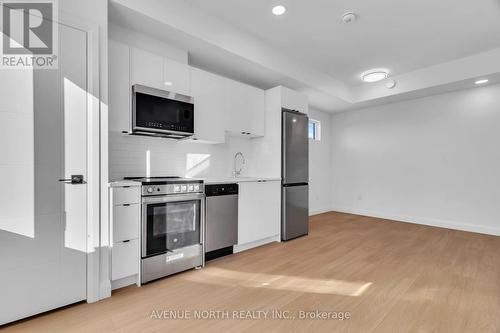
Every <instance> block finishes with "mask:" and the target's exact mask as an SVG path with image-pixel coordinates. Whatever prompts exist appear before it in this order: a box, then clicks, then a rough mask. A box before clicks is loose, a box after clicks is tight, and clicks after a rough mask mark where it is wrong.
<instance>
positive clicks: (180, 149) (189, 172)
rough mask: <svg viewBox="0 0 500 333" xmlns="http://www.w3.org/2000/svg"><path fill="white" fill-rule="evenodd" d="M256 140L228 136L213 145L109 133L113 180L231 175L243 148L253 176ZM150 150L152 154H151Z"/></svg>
mask: <svg viewBox="0 0 500 333" xmlns="http://www.w3.org/2000/svg"><path fill="white" fill-rule="evenodd" d="M252 141H253V140H250V139H247V138H238V137H228V138H227V140H226V143H225V144H219V145H210V144H203V143H193V142H187V141H175V140H170V139H164V138H153V137H145V136H131V135H125V134H121V133H114V132H111V133H110V134H109V178H110V181H115V180H120V179H123V177H130V176H145V175H148V171H149V176H152V177H154V176H171V175H173V176H183V177H184V176H187V177H204V178H216V177H228V176H231V173H232V169H233V156H234V154H235V153H236V152H238V151H241V152H243V154H244V155H245V158H246V161H247V164H246V166H245V169H244V171H243V174H244V175H251V176H253V175H252V174H251V172H252V169H253V168H252V166H253V164H254V163H257V161H255V159H254V158H253V155H254V154H253V144H252ZM148 152H149V153H148Z"/></svg>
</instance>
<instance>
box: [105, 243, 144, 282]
mask: <svg viewBox="0 0 500 333" xmlns="http://www.w3.org/2000/svg"><path fill="white" fill-rule="evenodd" d="M138 273H139V240H138V239H134V240H131V241H128V242H122V243H115V244H114V245H113V252H112V258H111V279H112V280H113V281H114V280H118V279H122V278H124V277H127V276H131V275H135V274H138Z"/></svg>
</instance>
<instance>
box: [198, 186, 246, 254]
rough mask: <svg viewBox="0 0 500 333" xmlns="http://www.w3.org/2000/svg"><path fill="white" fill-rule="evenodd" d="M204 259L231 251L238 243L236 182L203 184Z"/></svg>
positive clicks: (230, 252)
mask: <svg viewBox="0 0 500 333" xmlns="http://www.w3.org/2000/svg"><path fill="white" fill-rule="evenodd" d="M205 197H206V206H205V212H206V220H205V221H206V233H205V235H206V239H205V240H206V245H205V246H206V248H205V260H206V261H208V260H212V259H215V258H219V257H222V256H225V255H228V254H232V253H233V245H236V244H237V243H238V184H213V185H205Z"/></svg>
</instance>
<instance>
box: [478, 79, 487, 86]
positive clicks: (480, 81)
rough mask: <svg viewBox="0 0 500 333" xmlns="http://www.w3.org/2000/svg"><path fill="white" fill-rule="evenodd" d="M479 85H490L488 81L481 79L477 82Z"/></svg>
mask: <svg viewBox="0 0 500 333" xmlns="http://www.w3.org/2000/svg"><path fill="white" fill-rule="evenodd" d="M475 83H476V84H477V85H480V84H485V83H488V79H481V80H477V81H476V82H475Z"/></svg>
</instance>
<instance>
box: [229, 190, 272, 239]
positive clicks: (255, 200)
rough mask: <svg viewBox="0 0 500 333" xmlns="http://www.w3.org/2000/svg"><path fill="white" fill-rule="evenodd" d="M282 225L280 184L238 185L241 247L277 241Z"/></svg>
mask: <svg viewBox="0 0 500 333" xmlns="http://www.w3.org/2000/svg"><path fill="white" fill-rule="evenodd" d="M280 225H281V182H280V181H256V182H242V183H240V184H239V199H238V246H239V247H242V246H244V245H245V244H249V243H255V242H258V241H262V240H266V239H270V238H273V237H274V238H278V237H279V234H280Z"/></svg>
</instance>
